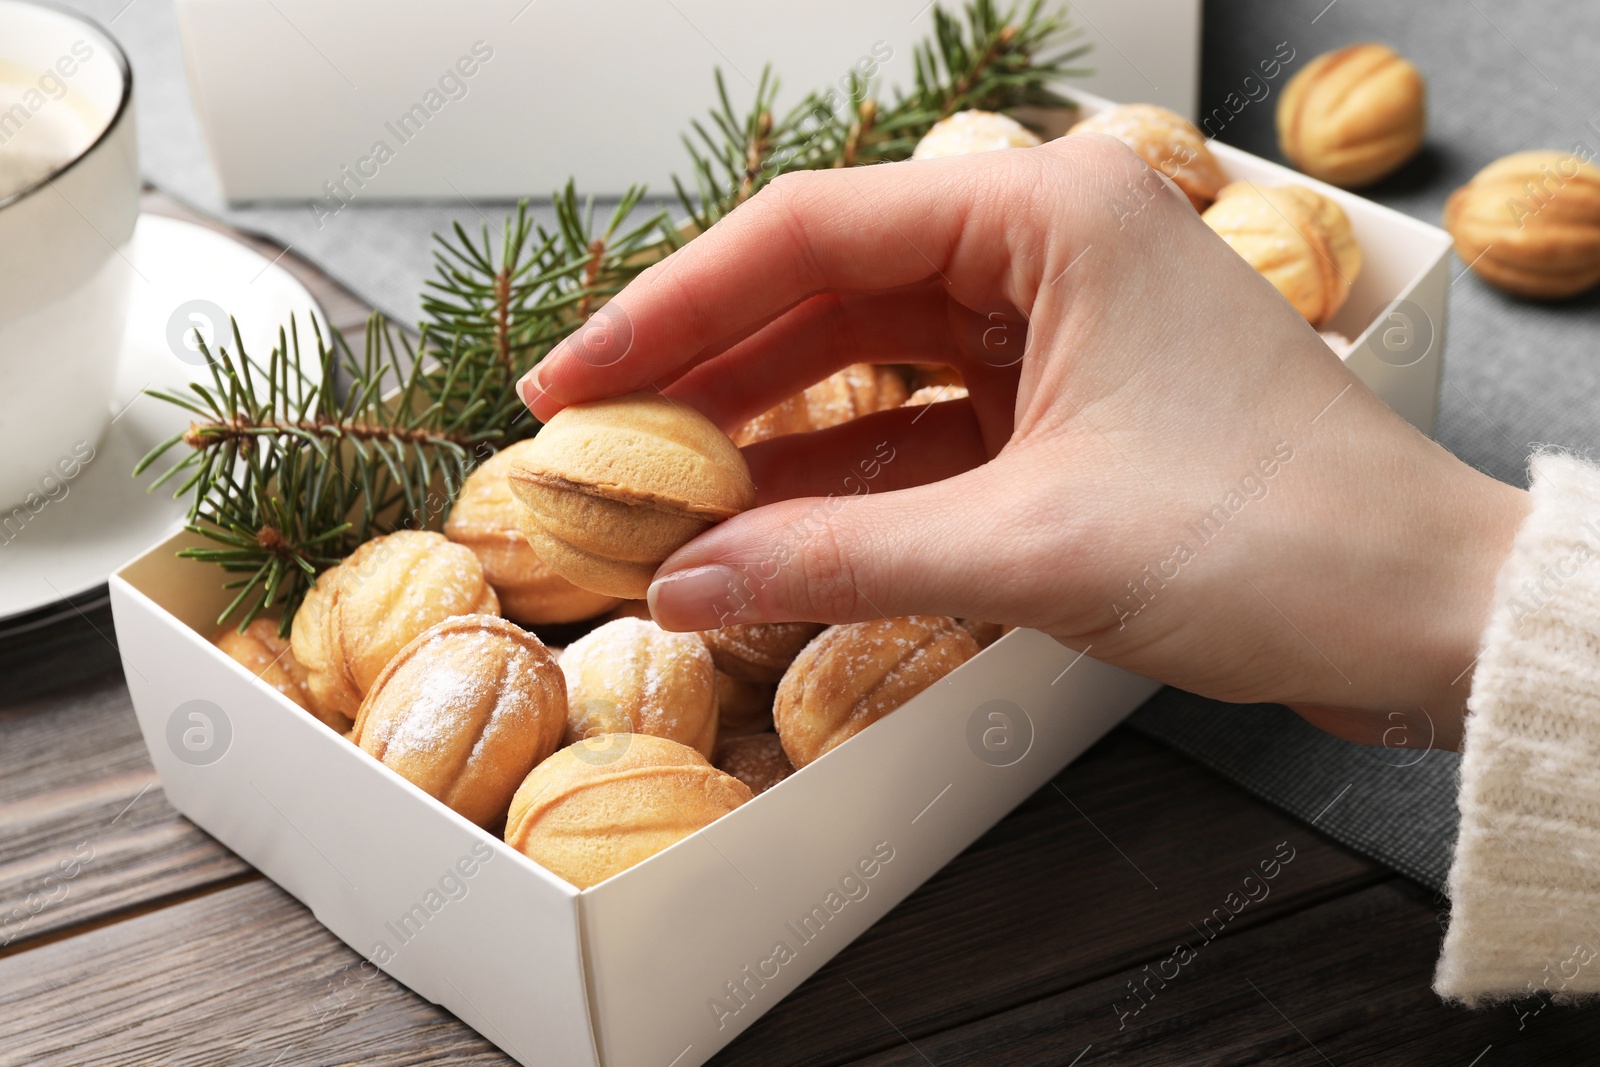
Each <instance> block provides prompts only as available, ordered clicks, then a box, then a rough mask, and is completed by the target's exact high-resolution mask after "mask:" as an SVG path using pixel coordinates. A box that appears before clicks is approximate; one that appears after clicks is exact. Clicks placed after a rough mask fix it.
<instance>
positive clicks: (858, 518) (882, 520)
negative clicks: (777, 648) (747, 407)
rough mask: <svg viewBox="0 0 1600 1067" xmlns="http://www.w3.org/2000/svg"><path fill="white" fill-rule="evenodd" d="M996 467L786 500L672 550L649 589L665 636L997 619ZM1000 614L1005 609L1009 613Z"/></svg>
mask: <svg viewBox="0 0 1600 1067" xmlns="http://www.w3.org/2000/svg"><path fill="white" fill-rule="evenodd" d="M995 466H996V464H995V463H992V462H991V463H989V464H986V465H984V466H983V467H979V468H977V469H976V470H972V471H968V472H966V473H964V474H961V475H957V476H956V477H953V478H948V479H945V480H943V481H939V482H934V483H932V484H929V485H923V486H917V487H915V488H911V489H901V490H896V491H894V492H887V493H879V494H870V495H868V494H863V495H858V496H828V497H809V498H802V499H796V500H786V501H783V502H781V503H776V504H770V505H767V506H765V507H761V508H757V509H755V510H754V511H747V512H744V513H743V514H740V515H736V516H734V517H733V518H731V519H729V520H727V521H726V522H723V523H720V524H718V525H717V526H714V527H712V528H711V529H710V530H708V531H707V532H706V533H704V534H702V535H701V536H699V537H697V538H695V539H694V540H693V541H691V542H689V544H687V545H685V546H684V547H683V548H681V549H679V550H678V551H677V552H676V553H674V554H673V555H672V556H671V557H670V558H669V559H668V560H667V561H666V562H665V563H663V564H662V566H661V569H660V570H659V571H657V573H656V577H655V581H653V582H652V583H651V585H650V592H649V604H650V613H651V615H652V616H654V618H655V620H656V622H657V623H659V624H660V625H661V626H662V627H663V628H664V629H668V630H710V629H716V628H718V627H721V626H728V625H732V624H734V623H750V622H792V621H809V622H824V623H841V622H859V621H862V620H865V619H880V618H886V617H894V616H900V615H919V614H932V615H953V616H958V617H972V618H982V619H985V620H990V621H1005V620H1004V619H1003V618H1001V617H1000V616H998V615H997V614H996V613H997V612H1001V611H1002V610H1003V608H1004V605H1002V604H999V603H997V602H996V600H997V599H998V597H997V590H998V589H1000V588H1004V587H1007V586H1010V585H1011V583H1009V582H1006V581H1003V580H997V579H996V575H995V573H994V572H995V571H996V570H1000V569H1004V568H1005V567H1006V565H1007V560H1006V557H1005V555H1004V551H1005V544H1004V541H1003V537H1004V533H1005V531H1004V530H1003V529H1001V528H1000V526H1001V524H1002V523H1003V521H1004V520H1003V517H1002V514H1001V512H1000V509H996V508H993V507H990V508H987V509H984V508H980V507H978V506H976V505H975V504H974V503H973V502H974V501H982V500H990V501H993V500H996V499H1005V497H1004V496H1003V495H998V496H997V494H996V492H995V489H996V487H995V486H994V485H993V484H992V483H993V480H994V479H993V476H992V474H991V473H990V472H992V470H993V468H994V467H995ZM1007 614H1009V613H1007Z"/></svg>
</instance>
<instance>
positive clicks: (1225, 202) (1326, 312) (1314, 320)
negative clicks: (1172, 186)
mask: <svg viewBox="0 0 1600 1067" xmlns="http://www.w3.org/2000/svg"><path fill="white" fill-rule="evenodd" d="M1200 217H1201V218H1202V219H1203V220H1204V221H1205V223H1206V225H1208V226H1210V227H1211V228H1212V229H1213V230H1215V231H1216V232H1217V234H1218V235H1219V236H1221V237H1222V239H1223V240H1224V241H1227V242H1228V244H1229V246H1230V247H1232V249H1233V250H1234V251H1235V252H1237V253H1239V255H1241V256H1242V257H1244V259H1245V261H1246V262H1247V263H1249V264H1250V265H1251V266H1252V267H1254V268H1255V269H1256V270H1257V271H1259V272H1260V273H1261V275H1262V276H1263V277H1264V278H1266V279H1267V281H1269V282H1271V283H1272V285H1273V287H1274V288H1276V289H1277V290H1278V292H1280V293H1282V294H1283V296H1284V298H1285V299H1287V300H1288V301H1289V303H1291V304H1293V305H1294V307H1295V310H1297V311H1299V312H1300V314H1302V315H1304V316H1305V317H1306V321H1307V322H1309V323H1311V324H1312V325H1313V326H1318V325H1321V324H1322V323H1324V322H1326V321H1327V320H1329V319H1331V318H1332V317H1333V316H1334V314H1335V313H1336V312H1338V310H1339V309H1340V308H1341V307H1343V306H1344V302H1345V299H1346V298H1347V297H1348V296H1349V295H1350V286H1351V284H1352V283H1353V282H1354V281H1355V280H1356V277H1357V276H1358V275H1359V274H1360V273H1361V248H1360V246H1359V245H1358V244H1356V239H1355V235H1354V233H1352V231H1351V228H1350V219H1349V217H1348V216H1347V215H1345V213H1344V209H1343V208H1341V207H1340V206H1339V205H1338V204H1336V203H1334V202H1333V201H1332V200H1330V199H1329V198H1328V197H1325V196H1323V195H1322V194H1321V193H1318V192H1316V191H1315V190H1313V189H1309V188H1306V187H1305V186H1303V185H1255V184H1252V183H1251V182H1233V183H1232V184H1230V185H1226V186H1223V188H1222V191H1221V192H1220V193H1218V194H1217V201H1216V203H1214V204H1212V205H1211V206H1210V207H1209V208H1207V209H1206V210H1205V213H1204V214H1202V215H1201V216H1200Z"/></svg>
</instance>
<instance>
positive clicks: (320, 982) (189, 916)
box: [0, 731, 1382, 1065]
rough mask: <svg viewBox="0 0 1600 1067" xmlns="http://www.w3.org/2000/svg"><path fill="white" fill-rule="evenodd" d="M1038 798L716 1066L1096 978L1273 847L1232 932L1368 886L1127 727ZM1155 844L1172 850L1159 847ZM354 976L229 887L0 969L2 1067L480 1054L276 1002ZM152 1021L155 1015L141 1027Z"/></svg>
mask: <svg viewBox="0 0 1600 1067" xmlns="http://www.w3.org/2000/svg"><path fill="white" fill-rule="evenodd" d="M1058 784H1059V785H1060V787H1061V791H1060V792H1057V791H1056V790H1055V789H1054V788H1053V787H1052V788H1049V789H1047V790H1045V791H1043V793H1042V794H1041V795H1040V796H1037V797H1035V798H1033V799H1032V800H1030V801H1029V802H1028V803H1027V804H1025V805H1023V807H1022V808H1020V809H1019V810H1018V811H1017V812H1015V813H1013V814H1012V815H1011V816H1010V817H1008V818H1007V819H1006V820H1005V821H1004V822H1002V823H1001V824H1000V826H998V827H996V829H995V830H994V831H993V832H991V834H989V835H987V836H986V837H985V838H983V839H982V840H981V841H980V842H978V843H977V844H976V845H974V847H973V848H972V849H971V850H969V851H968V852H967V853H965V854H964V855H963V856H961V857H960V858H959V859H958V860H957V861H956V862H955V863H953V864H952V865H951V866H950V867H949V868H947V869H946V870H945V871H943V872H941V873H940V874H939V875H938V876H937V877H936V878H935V879H934V880H933V881H931V882H930V883H929V884H928V885H926V886H924V887H923V888H922V889H921V890H919V891H918V892H917V893H916V894H914V895H913V896H912V897H911V898H910V899H909V900H908V901H907V902H906V903H905V904H903V905H902V906H901V907H900V908H898V909H897V910H896V911H895V912H893V913H892V914H891V915H890V916H888V917H887V918H886V919H885V920H884V921H883V922H881V923H879V924H878V925H877V926H876V927H874V928H873V929H872V930H871V931H869V932H868V933H867V934H866V935H864V936H863V937H862V938H861V939H860V940H859V941H858V942H857V943H856V944H854V945H852V946H850V947H849V948H848V949H846V950H845V952H844V953H843V954H841V956H840V957H838V958H837V959H836V960H835V961H834V962H833V963H832V964H830V965H829V966H828V967H826V968H824V970H823V971H822V972H821V973H820V974H819V975H818V976H816V977H815V978H814V979H813V980H812V981H811V982H809V983H807V985H806V986H804V987H802V988H801V989H800V990H799V991H798V992H797V993H796V994H795V995H794V996H793V997H791V998H790V999H789V1000H788V1001H786V1002H785V1003H783V1004H781V1005H780V1006H779V1007H778V1008H776V1009H775V1010H774V1012H773V1013H771V1014H770V1015H769V1016H768V1017H767V1018H766V1019H764V1020H762V1021H761V1022H760V1023H758V1024H757V1025H756V1027H755V1028H753V1029H752V1031H751V1032H750V1033H749V1034H747V1035H745V1037H744V1038H742V1039H741V1040H740V1041H739V1042H738V1043H737V1044H736V1045H735V1046H734V1047H733V1048H731V1049H730V1050H728V1052H727V1053H726V1054H725V1055H724V1056H723V1057H722V1058H721V1059H720V1060H719V1062H725V1063H744V1062H761V1063H766V1064H776V1063H800V1062H808V1063H829V1062H840V1061H842V1060H846V1059H849V1058H853V1057H854V1056H856V1055H859V1054H860V1053H861V1052H862V1051H866V1050H872V1049H874V1048H890V1047H892V1045H893V1043H895V1042H898V1041H899V1040H900V1038H899V1037H898V1036H897V1035H896V1034H895V1033H894V1032H893V1030H892V1028H886V1027H885V1025H884V1020H883V1015H881V1014H879V1010H880V1009H881V1011H882V1012H884V1013H886V1014H887V1015H888V1016H889V1017H890V1018H893V1019H895V1020H896V1022H897V1024H898V1025H900V1026H901V1027H902V1029H903V1030H905V1032H906V1033H907V1034H909V1035H910V1036H911V1037H912V1038H913V1039H914V1040H915V1039H918V1038H919V1037H920V1036H921V1035H922V1034H925V1033H930V1032H934V1031H938V1030H943V1029H946V1028H948V1027H949V1026H950V1025H952V1024H958V1023H961V1022H964V1021H968V1020H971V1019H976V1018H979V1017H981V1016H982V1015H985V1014H989V1013H992V1012H994V1011H1001V1010H1005V1009H1006V1008H1014V1007H1016V1006H1017V1005H1019V1004H1026V1003H1029V1002H1032V1001H1034V1000H1036V999H1037V998H1039V997H1040V996H1044V995H1048V994H1050V993H1052V992H1055V991H1058V990H1062V989H1067V988H1070V987H1071V986H1073V985H1076V984H1079V983H1082V982H1084V981H1092V980H1095V979H1097V978H1099V977H1100V976H1101V975H1104V974H1105V973H1107V972H1109V971H1114V970H1118V969H1121V968H1124V967H1127V966H1128V965H1130V963H1131V962H1132V961H1134V960H1137V959H1144V958H1147V957H1149V956H1151V955H1152V953H1153V952H1154V951H1155V949H1156V948H1157V947H1159V946H1161V945H1165V944H1166V943H1167V942H1168V941H1170V940H1171V939H1172V938H1173V937H1176V936H1178V935H1179V933H1180V932H1181V928H1182V927H1183V926H1184V925H1185V923H1186V921H1187V918H1188V917H1190V916H1195V915H1199V914H1203V913H1204V908H1206V907H1210V906H1211V905H1212V904H1213V903H1214V899H1213V898H1216V897H1217V896H1218V894H1219V892H1221V891H1222V890H1221V889H1219V887H1226V886H1229V885H1232V884H1236V883H1237V882H1238V881H1239V880H1240V879H1241V878H1242V877H1243V875H1244V873H1245V869H1246V867H1247V866H1249V865H1252V864H1254V863H1255V862H1257V859H1258V858H1260V857H1265V856H1270V855H1271V854H1272V850H1273V848H1274V847H1275V846H1276V845H1277V843H1278V842H1280V841H1283V840H1285V839H1290V840H1293V841H1294V843H1295V844H1294V847H1295V848H1296V849H1297V850H1298V851H1297V855H1296V858H1295V859H1294V860H1293V861H1292V863H1291V864H1290V866H1289V867H1288V868H1286V869H1285V870H1284V871H1283V873H1282V874H1281V875H1280V877H1279V878H1278V879H1277V880H1276V881H1275V883H1274V887H1273V891H1272V894H1271V896H1269V897H1268V898H1267V899H1266V900H1265V901H1263V902H1262V904H1261V905H1260V907H1259V908H1258V910H1257V911H1255V912H1254V913H1251V914H1248V915H1244V916H1241V917H1240V919H1239V920H1237V922H1238V924H1239V928H1244V927H1246V926H1248V925H1250V924H1252V923H1260V922H1263V921H1265V920H1268V919H1270V918H1271V917H1273V916H1274V915H1281V914H1285V913H1287V912H1289V911H1291V910H1293V909H1294V908H1297V907H1304V906H1306V905H1307V903H1308V902H1310V901H1313V900H1317V899H1321V898H1324V897H1326V896H1327V895H1329V894H1333V893H1338V892H1341V891H1344V890H1347V889H1349V888H1350V887H1352V886H1355V885H1362V884H1369V883H1371V882H1372V881H1373V880H1374V879H1376V878H1380V877H1382V876H1381V875H1380V874H1378V873H1377V872H1376V871H1375V869H1374V868H1373V867H1372V866H1371V865H1370V864H1368V863H1366V862H1364V861H1362V860H1360V859H1357V858H1355V857H1353V856H1351V855H1349V854H1347V853H1344V852H1343V851H1342V850H1340V849H1338V848H1337V847H1335V846H1333V845H1331V844H1328V843H1326V842H1323V841H1321V840H1320V839H1318V838H1317V837H1316V836H1315V835H1314V834H1312V833H1310V832H1308V831H1305V830H1302V829H1299V828H1297V827H1296V826H1294V825H1293V824H1291V823H1289V822H1288V821H1287V820H1285V819H1284V818H1283V817H1282V816H1279V815H1277V814H1276V813H1274V812H1272V811H1271V810H1270V809H1267V808H1265V807H1264V806H1262V805H1260V804H1258V803H1256V802H1255V801H1253V800H1251V799H1250V798H1248V797H1246V796H1244V795H1243V794H1241V793H1239V792H1238V791H1237V790H1235V789H1233V787H1231V786H1228V785H1227V784H1225V783H1223V782H1221V781H1220V780H1219V779H1216V778H1215V777H1214V776H1213V775H1211V774H1210V773H1209V772H1207V771H1205V770H1203V769H1201V768H1199V767H1198V766H1196V765H1195V764H1193V763H1191V762H1189V761H1188V760H1185V759H1184V758H1182V757H1180V756H1177V755H1176V754H1174V753H1171V752H1168V751H1166V750H1164V749H1161V748H1159V747H1158V746H1156V745H1155V744H1153V743H1152V742H1150V741H1148V740H1146V739H1144V738H1142V737H1140V736H1138V735H1136V734H1133V733H1132V732H1130V731H1117V732H1115V733H1114V734H1113V735H1112V736H1111V737H1109V738H1108V739H1107V740H1106V741H1105V742H1103V743H1102V744H1101V745H1099V746H1096V748H1095V749H1094V750H1092V751H1091V752H1090V753H1088V754H1086V756H1085V757H1084V758H1083V759H1082V760H1080V761H1079V763H1077V764H1075V765H1074V766H1073V767H1070V768H1068V769H1067V770H1066V771H1065V772H1064V773H1063V774H1062V775H1061V776H1060V778H1059V779H1058ZM1063 794H1065V796H1070V797H1071V798H1072V803H1069V802H1068V801H1067V800H1066V799H1064V797H1063ZM141 803H143V801H141ZM1074 803H1075V804H1076V805H1077V807H1076V808H1074V807H1073V804H1074ZM1080 811H1081V814H1080ZM1086 816H1087V818H1086ZM1088 819H1092V820H1093V821H1094V825H1090V823H1089V821H1088ZM1097 828H1098V829H1097ZM1103 835H1104V836H1103ZM1108 837H1109V838H1110V840H1109V841H1108V840H1107V838H1108ZM1113 842H1114V844H1113ZM1164 842H1165V843H1164ZM1173 842H1182V847H1180V848H1169V847H1167V846H1168V845H1170V844H1171V843H1173ZM1119 850H1120V851H1119ZM1135 864H1137V865H1138V868H1140V869H1142V870H1143V871H1144V872H1145V874H1146V875H1149V876H1150V878H1152V879H1153V880H1155V881H1156V884H1157V885H1159V886H1160V887H1161V888H1160V889H1154V888H1152V887H1151V886H1150V884H1149V883H1148V882H1146V881H1145V876H1144V875H1141V874H1140V873H1139V870H1136V869H1135V866H1134V865H1135ZM1202 905H1203V906H1202ZM354 961H355V957H354V956H353V954H351V953H349V952H348V951H347V950H345V949H344V948H343V947H342V946H340V945H339V944H338V943H337V941H336V940H335V939H334V938H333V937H332V935H330V934H328V933H327V932H326V931H325V930H323V929H322V928H321V927H320V926H319V925H317V923H316V922H315V920H314V919H312V918H311V916H310V915H309V913H307V912H306V911H305V910H304V909H303V908H301V907H300V906H299V905H298V904H296V903H294V902H293V901H292V900H291V899H289V898H287V897H285V896H283V894H281V893H280V892H279V891H278V890H276V889H275V888H273V887H271V886H269V885H266V884H262V883H250V884H248V885H243V886H237V887H233V888H228V889H225V890H222V891H219V892H216V893H213V894H210V895H207V896H205V897H202V898H200V899H197V900H190V901H185V902H183V903H180V904H177V905H174V906H171V907H166V908H162V909H160V910H158V911H155V912H153V913H151V914H147V915H142V916H139V917H138V918H135V919H131V920H129V921H125V922H120V923H116V924H113V925H110V926H107V927H105V928H102V929H97V930H93V931H90V932H88V933H85V934H82V935H80V936H76V937H71V938H67V939H65V940H61V941H57V942H53V943H50V944H45V945H41V946H39V947H37V948H33V949H31V950H29V951H22V952H14V953H13V954H12V955H11V956H10V958H4V959H0V1005H3V1007H4V1010H0V1048H11V1047H13V1042H18V1041H20V1042H22V1043H21V1044H17V1045H15V1047H17V1048H21V1049H25V1050H26V1051H27V1057H26V1058H25V1059H24V1060H21V1061H19V1062H28V1063H42V1064H49V1063H66V1062H72V1063H87V1064H96V1063H113V1062H115V1063H125V1062H142V1061H141V1060H140V1059H139V1056H146V1058H152V1059H153V1058H155V1057H157V1056H167V1057H169V1060H170V1062H172V1063H174V1064H185V1063H211V1062H216V1057H217V1056H218V1055H219V1054H221V1053H223V1052H225V1051H237V1050H239V1049H240V1048H242V1047H245V1046H243V1045H241V1044H240V1043H239V1042H240V1041H241V1040H242V1038H241V1036H240V1035H241V1034H244V1035H248V1042H247V1044H248V1047H250V1048H253V1049H257V1050H262V1049H271V1050H273V1055H277V1054H278V1052H281V1051H283V1049H284V1048H288V1049H289V1051H288V1052H285V1053H284V1058H283V1059H282V1060H280V1061H279V1062H280V1063H281V1064H285V1065H286V1064H293V1063H323V1062H346V1061H349V1060H355V1059H359V1060H361V1061H362V1062H396V1063H398V1062H423V1061H425V1060H427V1059H429V1058H430V1057H432V1056H434V1055H435V1054H437V1053H438V1052H439V1050H440V1048H441V1047H445V1046H448V1047H449V1048H451V1049H455V1050H458V1051H461V1052H462V1054H467V1053H469V1052H472V1050H477V1052H472V1054H473V1055H478V1054H480V1053H483V1047H482V1046H481V1044H476V1043H475V1042H477V1039H476V1038H475V1037H472V1035H470V1034H469V1033H468V1032H467V1031H466V1030H465V1028H464V1027H462V1026H460V1025H459V1024H457V1023H453V1022H451V1021H449V1018H448V1016H445V1015H444V1014H443V1013H440V1012H438V1010H437V1009H435V1008H433V1007H432V1006H430V1005H427V1004H425V1003H424V1002H423V1001H421V1000H420V998H416V997H414V996H412V995H410V994H408V993H405V992H404V991H403V990H401V989H400V988H399V987H398V986H395V985H394V984H393V983H391V982H389V980H388V979H386V978H385V979H378V978H374V979H371V980H370V981H366V980H363V981H362V982H360V983H359V986H360V988H361V990H362V994H361V995H362V996H363V997H366V996H371V997H372V998H374V1004H373V1005H372V1006H366V1002H365V1001H362V1002H361V1003H362V1005H363V1006H362V1007H361V1008H360V1016H359V1017H360V1026H359V1027H357V1028H355V1029H349V1028H347V1027H344V1026H341V1027H333V1028H330V1027H329V1026H328V1025H327V1023H326V1021H325V1020H322V1019H321V1018H320V1017H319V1013H318V1012H315V1011H311V1010H301V1009H300V1008H298V1007H297V1005H304V1004H307V1003H310V1002H314V1001H315V1000H316V999H317V997H318V996H320V995H322V993H321V992H319V990H321V991H325V987H326V986H327V983H329V982H330V981H334V982H335V984H336V985H337V984H338V982H340V981H342V980H343V979H333V978H332V977H331V976H333V975H336V974H338V973H339V972H340V969H341V968H344V967H346V966H348V965H350V964H352V963H353V962H354ZM224 972H225V973H224ZM846 978H848V980H849V981H848V982H846V981H845V979H846ZM852 982H853V983H854V986H853V987H852V986H851V985H850V983H852ZM858 990H859V992H858ZM63 994H65V998H69V999H64V998H63ZM868 998H870V1001H869V999H868ZM63 1005H65V1006H63ZM274 1005H275V1006H276V1007H272V1006H274ZM169 1008H170V1009H171V1010H172V1011H174V1012H176V1014H174V1015H171V1016H170V1017H168V1018H166V1019H165V1021H163V1022H162V1023H161V1024H160V1025H156V1024H155V1023H154V1022H153V1020H154V1018H155V1017H156V1016H158V1015H166V1014H167V1013H168V1011H169ZM351 1010H352V1011H354V1010H355V1009H351ZM79 1013H81V1016H80V1015H79ZM6 1020H12V1021H10V1022H8V1021H6ZM8 1027H10V1028H12V1029H11V1031H10V1032H8V1029H7V1028H8ZM407 1028H415V1029H416V1032H415V1033H413V1034H409V1035H408V1034H407V1033H405V1031H406V1029H407ZM29 1035H34V1036H29ZM80 1042H87V1044H80ZM135 1050H138V1055H135V1054H134V1052H135ZM404 1050H409V1052H406V1051H404ZM119 1054H120V1055H122V1056H123V1058H122V1059H118V1058H117V1057H118V1055H119ZM485 1054H486V1053H485ZM207 1057H210V1058H207ZM407 1057H409V1058H407ZM271 1059H272V1056H270V1055H269V1056H266V1057H265V1060H266V1062H270V1061H271ZM483 1062H497V1061H496V1060H494V1059H493V1058H490V1059H487V1060H484V1061H483Z"/></svg>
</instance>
